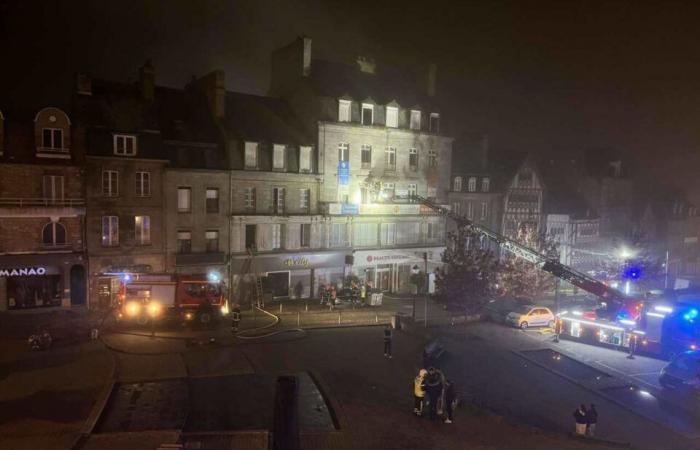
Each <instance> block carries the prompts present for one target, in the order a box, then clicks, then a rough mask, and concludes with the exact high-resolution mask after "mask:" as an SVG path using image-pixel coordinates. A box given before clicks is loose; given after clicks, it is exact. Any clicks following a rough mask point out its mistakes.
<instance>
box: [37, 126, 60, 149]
mask: <svg viewBox="0 0 700 450" xmlns="http://www.w3.org/2000/svg"><path fill="white" fill-rule="evenodd" d="M41 146H42V147H44V148H50V149H53V150H61V149H63V130H62V129H60V128H44V129H43V130H42V133H41Z"/></svg>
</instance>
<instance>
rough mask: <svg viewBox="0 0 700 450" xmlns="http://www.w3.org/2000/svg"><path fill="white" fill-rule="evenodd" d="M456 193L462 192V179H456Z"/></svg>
mask: <svg viewBox="0 0 700 450" xmlns="http://www.w3.org/2000/svg"><path fill="white" fill-rule="evenodd" d="M452 190H453V191H455V192H462V177H455V182H454V189H452Z"/></svg>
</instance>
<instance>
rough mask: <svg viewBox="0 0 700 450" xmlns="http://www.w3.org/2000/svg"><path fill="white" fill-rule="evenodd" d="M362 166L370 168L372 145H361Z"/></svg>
mask: <svg viewBox="0 0 700 450" xmlns="http://www.w3.org/2000/svg"><path fill="white" fill-rule="evenodd" d="M362 168H363V169H370V168H372V146H371V145H367V144H364V145H362Z"/></svg>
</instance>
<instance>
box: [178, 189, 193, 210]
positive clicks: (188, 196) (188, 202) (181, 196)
mask: <svg viewBox="0 0 700 450" xmlns="http://www.w3.org/2000/svg"><path fill="white" fill-rule="evenodd" d="M190 211H192V188H188V187H179V188H177V212H190Z"/></svg>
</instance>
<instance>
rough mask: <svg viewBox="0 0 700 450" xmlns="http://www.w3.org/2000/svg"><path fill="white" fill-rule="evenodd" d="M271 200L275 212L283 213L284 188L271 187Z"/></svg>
mask: <svg viewBox="0 0 700 450" xmlns="http://www.w3.org/2000/svg"><path fill="white" fill-rule="evenodd" d="M272 201H273V205H272V206H273V209H274V213H275V214H284V188H273V189H272Z"/></svg>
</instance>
